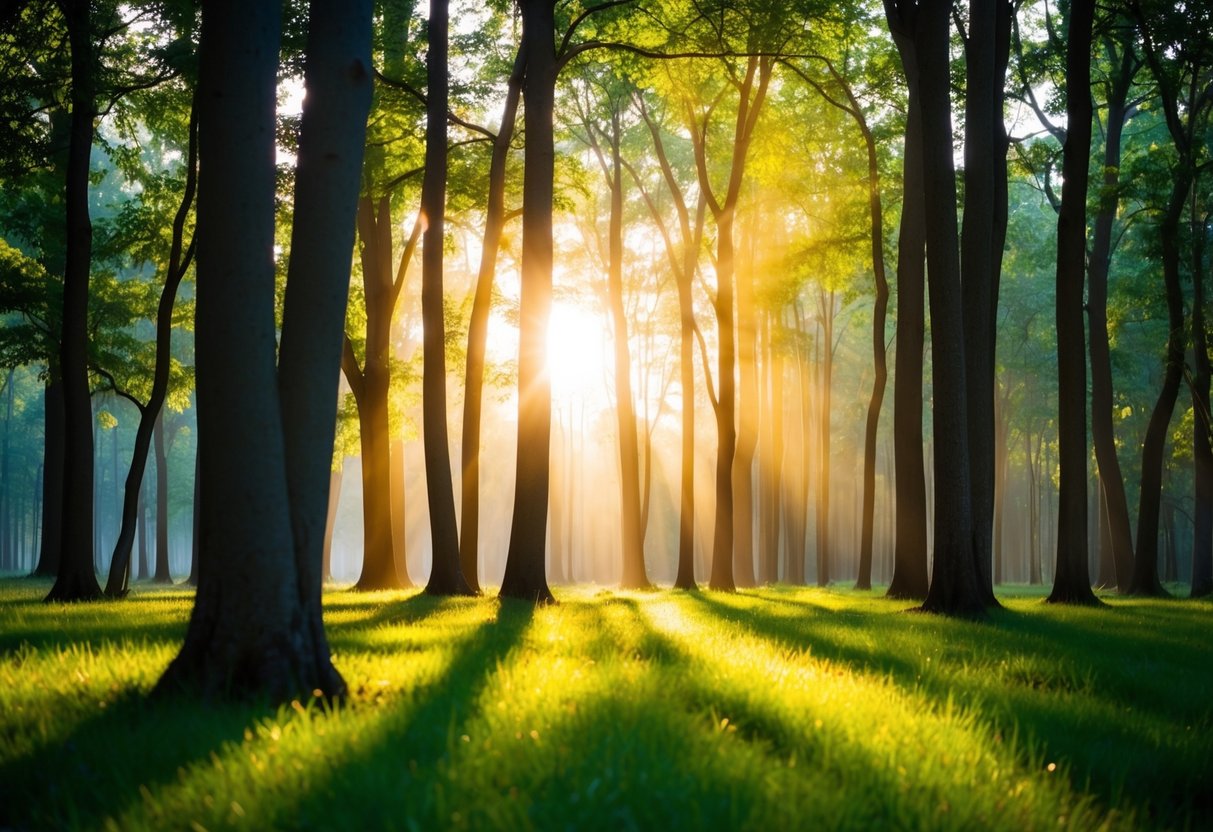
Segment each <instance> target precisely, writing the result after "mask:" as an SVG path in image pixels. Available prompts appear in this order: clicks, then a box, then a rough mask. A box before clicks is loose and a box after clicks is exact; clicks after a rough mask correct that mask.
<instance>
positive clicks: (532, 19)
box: [501, 0, 558, 603]
mask: <svg viewBox="0 0 1213 832" xmlns="http://www.w3.org/2000/svg"><path fill="white" fill-rule="evenodd" d="M518 5H519V7H520V9H521V12H522V51H523V52H524V53H525V55H526V58H525V63H526V77H525V79H524V81H523V87H522V95H523V100H524V101H525V104H526V109H525V111H524V114H523V126H524V129H525V130H526V155H525V160H524V168H523V184H522V295H521V299H520V301H519V344H518V461H517V468H516V474H515V479H514V510H513V515H512V518H511V520H510V544H509V550H508V553H507V555H506V564H505V577H504V578H503V579H502V582H501V595H502V596H504V597H507V598H523V599H527V600H531V601H535V602H537V603H550V602H551V601H553V600H554V599H553V597H552V592H551V590H550V589H548V584H547V578H546V575H545V565H546V546H547V540H546V538H547V516H548V484H549V482H548V479H549V477H548V475H549V470H548V461H549V456H550V452H551V449H550V441H551V429H552V388H551V380H550V379H549V377H548V375H547V372H546V371H545V365H546V351H547V344H546V340H547V325H548V315H549V312H550V310H551V306H552V198H553V184H552V180H553V172H554V166H555V147H554V142H553V127H552V112H553V107H554V103H555V96H556V73H557V71H558V68H557V63H556V50H555V16H554V12H555V2H554V0H519V4H518Z"/></svg>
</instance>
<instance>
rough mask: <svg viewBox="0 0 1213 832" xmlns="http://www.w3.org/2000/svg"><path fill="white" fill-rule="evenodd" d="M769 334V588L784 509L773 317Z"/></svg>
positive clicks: (779, 347) (778, 347) (779, 373)
mask: <svg viewBox="0 0 1213 832" xmlns="http://www.w3.org/2000/svg"><path fill="white" fill-rule="evenodd" d="M768 326H769V330H768V332H769V333H770V334H769V335H768V337H767V356H766V363H767V364H769V365H770V368H771V369H770V378H771V382H770V391H771V392H770V405H769V407H768V408H767V411H768V413H769V416H768V418H767V422H768V423H769V426H770V428H769V432H768V436H769V437H770V438H769V440H768V442H767V458H768V465H769V470H770V485H769V488H768V491H767V495H768V499H767V503H768V508H767V512H768V514H767V524H766V528H767V535H766V543H765V545H764V546H763V551H762V552H761V558H760V560H761V562H762V564H763V570H762V581H763V583H767V584H772V583H775V582H776V581H778V580H779V539H780V531H781V529H780V520H781V519H782V510H781V509H782V506H783V498H782V496H781V495H782V494H783V489H784V477H783V455H784V441H783V407H784V400H783V397H784V373H785V361H784V357H783V349H784V344H783V340H784V339H783V335H782V325H781V320H780V316H778V315H776V314H772V315H770V316H769V322H768Z"/></svg>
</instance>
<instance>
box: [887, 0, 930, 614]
mask: <svg viewBox="0 0 1213 832" xmlns="http://www.w3.org/2000/svg"><path fill="white" fill-rule="evenodd" d="M892 2H893V0H889V2H887V3H886V11H887V12H888V13H889V15H890V21H889V22H890V28H891V29H892V30H893V39H894V40H895V41H896V43H897V48H898V52H899V53H900V54H901V62H902V68H903V70H904V71H905V75H906V82H907V85H908V87H909V101H908V106H907V114H906V135H905V153H904V156H905V161H904V166H903V169H902V193H903V194H904V197H903V204H902V210H901V229H900V233H899V235H898V243H897V334H896V342H895V353H896V365H895V367H894V373H895V378H894V385H893V459H894V479H895V480H896V485H897V490H896V499H897V505H896V507H895V513H896V538H895V541H894V548H893V580H892V582H891V583H890V584H889V591H888V595H889V597H890V598H905V599H915V600H917V599H921V598H925V597H926V596H927V489H926V476H925V474H924V472H923V459H922V456H923V446H924V443H923V436H922V404H923V402H922V378H923V342H924V339H925V337H926V324H925V313H924V309H923V293H924V289H925V285H926V269H925V262H924V257H925V254H926V251H925V249H926V233H927V226H926V213H925V211H926V206H925V204H924V203H923V196H922V195H923V188H924V185H923V158H922V153H923V148H922V145H923V136H922V104H921V94H920V92H919V75H918V58H917V54H916V51H915V48H914V43H913V39H912V33H910V32H907V31H902V30H900V25H901V24H899V23H895V13H894V12H893V11H892ZM906 25H908V23H907V24H906Z"/></svg>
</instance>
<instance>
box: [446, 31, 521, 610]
mask: <svg viewBox="0 0 1213 832" xmlns="http://www.w3.org/2000/svg"><path fill="white" fill-rule="evenodd" d="M525 58H526V53H525V51H524V50H523V49H521V48H520V49H519V50H518V54H517V56H516V57H515V58H514V70H513V72H512V73H511V74H510V80H509V86H508V88H507V90H506V97H505V106H504V107H503V108H502V112H501V126H500V127H498V128H497V136H496V138H494V139H493V153H492V158H491V160H490V161H489V192H488V205H487V207H486V209H485V215H484V239H483V242H482V243H481V247H480V269H479V271H478V272H477V275H476V293H475V296H474V297H473V300H472V315H471V319H470V320H469V321H468V352H467V368H466V374H465V377H464V385H463V389H464V393H463V444H462V445H461V449H462V450H461V454H462V458H463V478H462V480H461V481H460V488H461V490H462V500H461V502H460V513H461V514H460V516H461V521H462V522H461V526H460V537H459V562H460V566H461V567H462V569H463V577H464V580H466V581H467V584H468V588H469V589H471V590H472V591H473V592H479V591H480V577H479V569H480V562H479V561H480V557H479V547H480V540H479V538H480V417H481V410H482V405H483V401H484V363H485V362H484V352H485V344H486V342H487V339H488V328H489V313H490V311H491V307H492V300H493V280H494V277H495V276H496V272H497V253H498V250H499V249H500V248H501V233H502V230H503V229H504V228H505V171H506V167H505V166H506V161H507V158H508V156H509V152H510V142H511V141H512V140H513V138H514V122H515V120H516V118H517V115H518V100H519V99H520V98H521V95H522V74H523V71H524V70H525V68H526V62H525Z"/></svg>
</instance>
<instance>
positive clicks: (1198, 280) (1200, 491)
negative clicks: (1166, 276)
mask: <svg viewBox="0 0 1213 832" xmlns="http://www.w3.org/2000/svg"><path fill="white" fill-rule="evenodd" d="M1196 209H1197V206H1196V188H1193V189H1192V208H1191V223H1192V353H1193V357H1194V360H1193V366H1194V369H1193V373H1192V411H1193V414H1194V416H1195V419H1194V421H1193V429H1192V433H1193V437H1192V457H1193V467H1194V469H1195V470H1194V473H1193V479H1194V481H1195V486H1196V488H1195V491H1196V494H1195V500H1194V503H1195V505H1194V506H1193V507H1192V518H1193V534H1192V586H1191V597H1193V598H1200V597H1203V596H1205V595H1209V594H1210V593H1213V446H1211V445H1210V439H1209V438H1210V432H1211V431H1213V421H1211V420H1210V418H1209V375H1210V373H1209V341H1208V333H1207V332H1206V326H1207V324H1206V321H1205V304H1206V300H1205V275H1204V237H1205V226H1206V224H1207V222H1208V219H1207V218H1205V219H1204V220H1203V221H1202V220H1201V218H1200V215H1199V213H1198V212H1197V210H1196Z"/></svg>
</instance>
